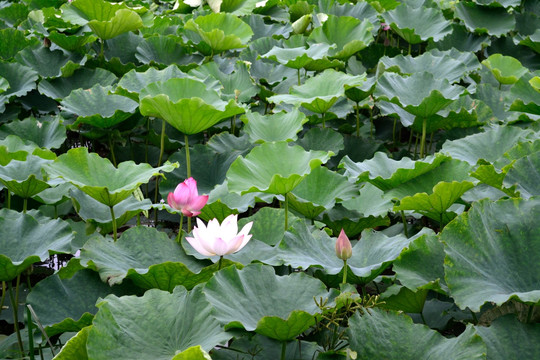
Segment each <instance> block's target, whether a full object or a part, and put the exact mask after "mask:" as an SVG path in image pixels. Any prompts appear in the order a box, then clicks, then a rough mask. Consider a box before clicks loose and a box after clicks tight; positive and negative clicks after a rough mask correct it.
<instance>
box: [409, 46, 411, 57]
mask: <svg viewBox="0 0 540 360" xmlns="http://www.w3.org/2000/svg"><path fill="white" fill-rule="evenodd" d="M409 55H411V43H409Z"/></svg>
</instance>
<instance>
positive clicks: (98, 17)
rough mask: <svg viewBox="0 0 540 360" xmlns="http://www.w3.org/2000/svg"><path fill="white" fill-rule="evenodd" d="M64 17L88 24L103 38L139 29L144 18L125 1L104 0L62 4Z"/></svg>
mask: <svg viewBox="0 0 540 360" xmlns="http://www.w3.org/2000/svg"><path fill="white" fill-rule="evenodd" d="M61 9H62V19H64V20H65V21H69V22H71V23H72V24H76V25H88V26H89V27H90V28H91V29H92V31H93V32H94V33H95V34H96V35H97V36H98V37H99V38H101V39H102V40H108V39H112V38H114V37H116V36H118V35H120V34H123V33H126V32H129V31H133V30H137V29H139V28H141V27H142V26H143V20H142V18H141V16H139V14H137V12H135V11H134V10H132V9H130V8H128V7H127V6H126V5H125V4H123V3H110V2H108V1H104V0H74V1H72V2H70V3H69V4H66V5H63V6H62V8H61Z"/></svg>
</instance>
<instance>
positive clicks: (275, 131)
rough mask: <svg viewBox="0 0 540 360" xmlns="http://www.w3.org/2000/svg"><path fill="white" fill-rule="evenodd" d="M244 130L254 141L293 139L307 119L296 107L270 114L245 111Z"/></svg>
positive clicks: (243, 118)
mask: <svg viewBox="0 0 540 360" xmlns="http://www.w3.org/2000/svg"><path fill="white" fill-rule="evenodd" d="M242 121H243V122H244V123H245V126H244V131H245V132H246V133H247V134H248V135H249V138H250V140H251V141H252V142H254V143H257V142H258V143H261V142H272V141H295V140H296V139H297V135H296V134H297V133H298V132H300V130H302V125H304V124H305V123H306V122H307V121H308V119H307V118H306V116H305V115H304V114H303V113H302V112H300V111H299V110H298V109H293V110H292V111H289V112H279V113H276V114H271V115H260V114H259V113H255V112H248V113H246V115H245V117H242Z"/></svg>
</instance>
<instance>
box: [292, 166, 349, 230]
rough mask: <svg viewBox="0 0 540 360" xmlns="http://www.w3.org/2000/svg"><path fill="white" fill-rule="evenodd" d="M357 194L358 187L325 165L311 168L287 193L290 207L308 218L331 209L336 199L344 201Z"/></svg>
mask: <svg viewBox="0 0 540 360" xmlns="http://www.w3.org/2000/svg"><path fill="white" fill-rule="evenodd" d="M355 195H358V188H357V186H355V185H354V184H352V183H350V182H349V181H347V178H346V177H344V176H343V175H340V174H338V173H336V172H333V171H331V170H328V168H326V167H323V166H321V167H318V168H316V169H313V171H311V173H309V174H308V175H307V176H306V177H305V178H304V180H302V182H301V183H300V184H298V186H297V187H295V188H294V190H293V191H292V192H291V193H290V194H289V195H288V196H289V206H290V207H291V209H293V210H295V211H297V212H299V213H301V214H302V215H304V216H305V217H307V218H309V219H314V218H316V217H317V216H318V215H319V214H320V213H322V212H323V211H324V210H328V209H331V208H332V207H333V206H334V204H335V203H336V201H337V200H339V201H345V200H348V199H350V198H352V197H353V196H355Z"/></svg>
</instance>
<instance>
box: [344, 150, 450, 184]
mask: <svg viewBox="0 0 540 360" xmlns="http://www.w3.org/2000/svg"><path fill="white" fill-rule="evenodd" d="M447 159H448V157H447V156H444V155H441V154H436V155H434V156H428V157H427V158H425V159H422V160H417V161H414V160H411V159H409V158H407V157H404V158H402V159H401V160H393V159H390V158H389V157H388V155H386V154H385V153H383V152H377V153H375V155H374V156H373V158H372V159H370V160H365V161H363V162H360V163H355V162H353V161H352V160H351V159H350V158H349V157H348V156H345V157H344V158H343V160H342V161H341V163H340V165H339V166H340V167H342V168H345V176H347V177H348V178H349V179H351V180H356V182H363V181H368V182H370V183H372V184H373V185H375V186H377V187H378V188H379V189H382V190H390V189H393V188H395V187H397V186H398V185H400V184H403V183H405V182H407V181H409V180H411V179H414V178H415V177H418V176H420V175H422V174H425V173H427V172H428V171H431V170H433V169H435V168H437V167H438V166H439V165H440V164H441V163H442V162H443V161H446V160H447Z"/></svg>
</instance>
